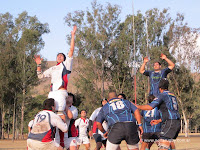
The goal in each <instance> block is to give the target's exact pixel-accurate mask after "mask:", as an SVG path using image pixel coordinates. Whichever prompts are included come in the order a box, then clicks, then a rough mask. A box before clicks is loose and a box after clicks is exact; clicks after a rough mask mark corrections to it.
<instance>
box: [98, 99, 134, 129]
mask: <svg viewBox="0 0 200 150" xmlns="http://www.w3.org/2000/svg"><path fill="white" fill-rule="evenodd" d="M136 109H137V107H136V106H135V105H133V104H132V103H131V102H130V101H129V100H125V99H120V98H113V99H111V100H109V102H108V103H106V104H105V105H104V106H103V107H102V109H101V110H100V112H99V114H98V116H97V122H100V123H102V122H103V121H104V120H106V121H107V122H108V126H109V127H110V126H112V125H114V124H115V123H117V122H136V120H135V118H134V116H133V115H132V113H134V112H135V110H136Z"/></svg>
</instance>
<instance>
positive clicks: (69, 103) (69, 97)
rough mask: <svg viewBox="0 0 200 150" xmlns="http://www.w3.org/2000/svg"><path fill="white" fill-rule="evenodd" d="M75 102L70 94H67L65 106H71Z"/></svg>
mask: <svg viewBox="0 0 200 150" xmlns="http://www.w3.org/2000/svg"><path fill="white" fill-rule="evenodd" d="M74 102H75V96H74V94H72V93H68V97H67V101H66V103H67V105H68V106H72V104H73V103H74Z"/></svg>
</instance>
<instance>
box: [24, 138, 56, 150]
mask: <svg viewBox="0 0 200 150" xmlns="http://www.w3.org/2000/svg"><path fill="white" fill-rule="evenodd" d="M59 146H60V145H59V144H57V143H56V142H54V141H51V142H41V141H37V140H32V139H27V147H28V150H43V149H51V150H57V148H58V147H59Z"/></svg>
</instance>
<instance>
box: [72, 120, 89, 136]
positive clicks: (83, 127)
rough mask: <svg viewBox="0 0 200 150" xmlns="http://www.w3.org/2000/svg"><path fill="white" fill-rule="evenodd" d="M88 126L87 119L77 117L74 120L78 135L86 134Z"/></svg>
mask: <svg viewBox="0 0 200 150" xmlns="http://www.w3.org/2000/svg"><path fill="white" fill-rule="evenodd" d="M88 126H89V119H87V118H86V119H84V118H79V119H77V120H76V121H75V127H76V128H78V131H79V137H83V136H87V128H88Z"/></svg>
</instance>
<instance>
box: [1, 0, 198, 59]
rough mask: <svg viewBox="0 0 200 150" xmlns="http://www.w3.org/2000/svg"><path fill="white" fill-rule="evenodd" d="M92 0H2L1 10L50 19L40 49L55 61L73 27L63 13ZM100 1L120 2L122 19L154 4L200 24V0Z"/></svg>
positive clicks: (103, 1)
mask: <svg viewBox="0 0 200 150" xmlns="http://www.w3.org/2000/svg"><path fill="white" fill-rule="evenodd" d="M92 1H93V0H0V13H1V14H4V13H6V12H9V13H10V14H11V15H13V17H14V18H16V17H17V16H18V14H20V13H22V12H23V11H27V12H28V15H29V16H36V17H37V18H38V19H39V21H40V22H42V23H48V24H49V29H50V33H48V34H45V35H43V40H44V42H45V46H44V48H43V49H42V50H41V51H40V53H39V54H41V55H42V56H43V57H44V58H46V59H47V60H48V61H55V60H56V55H57V54H58V53H59V52H63V53H65V54H67V53H68V51H69V48H70V45H68V44H67V38H66V35H67V34H70V32H71V30H72V28H70V27H68V26H67V24H65V22H64V17H65V16H66V15H67V14H68V13H70V12H74V11H76V10H83V11H84V10H86V9H87V8H90V7H91V2H92ZM98 2H99V3H100V4H106V3H107V2H109V3H111V4H117V5H119V6H120V7H121V10H122V12H121V15H120V19H121V20H122V21H123V20H125V17H126V16H127V15H129V14H133V8H132V3H133V2H134V13H135V14H136V12H137V11H138V10H140V11H141V12H142V13H143V14H144V13H145V12H146V11H147V10H149V9H152V8H158V9H159V10H162V9H163V8H170V10H169V13H170V14H171V16H172V17H175V16H176V14H177V13H183V14H184V15H185V21H186V22H187V23H188V25H189V26H190V27H192V28H199V27H200V19H199V15H200V8H199V6H200V0H98Z"/></svg>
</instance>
